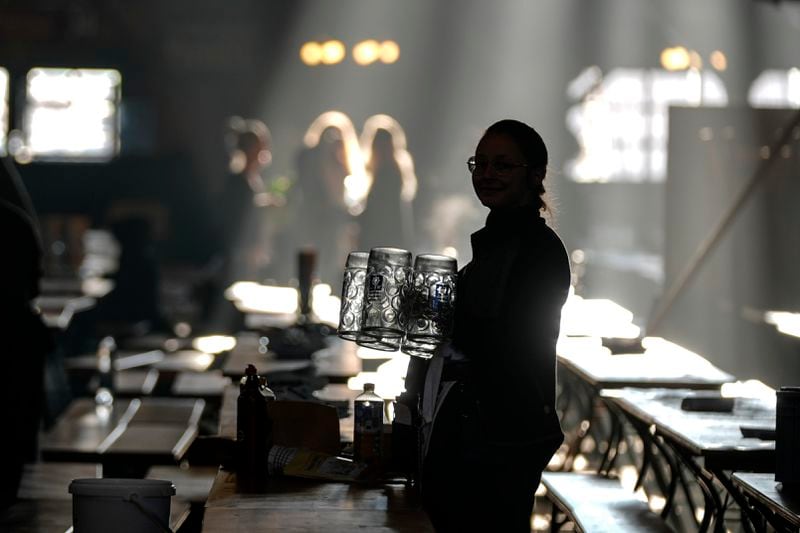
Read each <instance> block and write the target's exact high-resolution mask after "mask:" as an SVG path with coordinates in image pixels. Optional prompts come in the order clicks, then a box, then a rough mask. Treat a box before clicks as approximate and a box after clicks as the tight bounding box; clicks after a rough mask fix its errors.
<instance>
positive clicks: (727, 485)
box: [601, 389, 775, 531]
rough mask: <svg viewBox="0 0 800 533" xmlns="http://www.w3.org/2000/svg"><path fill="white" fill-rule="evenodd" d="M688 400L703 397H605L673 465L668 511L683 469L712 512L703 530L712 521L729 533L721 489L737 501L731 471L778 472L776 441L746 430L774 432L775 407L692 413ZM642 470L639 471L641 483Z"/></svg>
mask: <svg viewBox="0 0 800 533" xmlns="http://www.w3.org/2000/svg"><path fill="white" fill-rule="evenodd" d="M689 395H698V392H697V391H691V390H679V389H615V390H605V391H602V392H601V397H602V399H603V400H604V401H605V402H606V403H607V404H608V405H609V407H610V408H611V409H612V410H617V411H618V412H619V413H622V416H625V417H626V418H627V419H628V420H629V421H630V422H631V424H632V425H633V427H634V428H635V429H636V430H637V433H638V434H639V435H640V436H641V437H642V439H643V441H645V443H646V446H645V449H648V448H649V444H648V443H650V444H653V445H655V446H656V447H657V448H658V449H659V451H660V452H662V454H663V456H664V457H665V460H667V461H668V463H669V467H670V473H671V479H670V480H669V485H668V487H666V488H665V492H666V496H667V505H666V508H667V509H668V508H669V505H670V504H671V502H672V501H673V499H674V496H675V491H676V490H677V487H678V482H679V480H680V475H681V472H680V465H684V466H685V467H686V468H687V469H688V470H689V471H690V472H691V473H692V474H693V475H694V478H695V479H696V480H697V482H698V483H699V484H700V487H701V489H702V490H703V494H704V498H705V504H706V510H707V511H708V512H706V513H704V516H703V520H702V522H701V524H700V530H701V531H705V530H707V529H708V528H709V527H710V526H711V520H712V519H713V520H714V528H715V530H716V531H724V525H723V521H724V514H725V513H724V511H725V507H724V505H723V504H722V500H721V499H720V495H719V492H718V490H717V486H716V484H719V485H722V488H723V489H724V490H726V491H727V492H728V493H729V494H731V496H733V497H734V498H738V496H739V493H738V491H736V490H735V489H733V487H732V485H731V476H730V471H732V470H741V471H751V472H772V471H774V468H775V443H774V441H769V440H760V439H756V438H746V437H743V436H742V432H741V426H743V425H745V426H747V425H753V426H755V425H758V426H768V425H770V424H772V425H773V427H774V423H775V402H774V400H766V399H755V398H736V399H735V406H734V408H733V410H732V411H731V412H729V413H724V412H693V411H685V410H683V409H681V402H682V400H683V398H685V397H687V396H689ZM673 458H674V461H675V462H674V463H673V462H672V459H673ZM643 470H644V465H643ZM643 470H642V471H640V481H641V478H642V475H643V473H644V472H643ZM689 497H690V496H689V495H688V494H687V498H689ZM737 501H738V500H737ZM739 503H741V502H739Z"/></svg>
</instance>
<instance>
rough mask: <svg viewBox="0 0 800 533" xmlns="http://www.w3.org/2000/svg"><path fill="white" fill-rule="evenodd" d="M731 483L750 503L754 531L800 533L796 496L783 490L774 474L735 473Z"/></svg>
mask: <svg viewBox="0 0 800 533" xmlns="http://www.w3.org/2000/svg"><path fill="white" fill-rule="evenodd" d="M731 479H732V481H733V484H734V486H736V487H737V488H738V489H739V490H741V491H742V493H743V494H744V496H745V497H746V499H747V501H748V502H749V503H750V511H751V514H750V516H751V520H752V521H753V525H754V526H756V528H757V530H758V531H767V524H770V525H771V526H772V527H773V528H775V530H776V531H800V492H798V491H786V490H783V489H782V488H781V486H780V483H778V482H776V481H775V474H758V473H751V472H735V473H734V474H733V476H732V478H731Z"/></svg>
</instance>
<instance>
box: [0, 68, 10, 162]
mask: <svg viewBox="0 0 800 533" xmlns="http://www.w3.org/2000/svg"><path fill="white" fill-rule="evenodd" d="M7 131H8V71H7V70H6V69H4V68H2V67H0V155H6V132H7Z"/></svg>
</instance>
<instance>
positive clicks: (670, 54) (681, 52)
mask: <svg viewBox="0 0 800 533" xmlns="http://www.w3.org/2000/svg"><path fill="white" fill-rule="evenodd" d="M708 62H709V64H710V65H711V67H712V68H714V69H715V70H718V71H720V72H722V71H723V70H725V69H727V68H728V58H727V57H726V56H725V53H724V52H722V51H721V50H714V51H713V52H711V54H709V56H708ZM661 66H662V67H664V68H665V69H666V70H671V71H676V70H687V69H690V68H692V69H698V70H699V69H701V68H703V58H702V57H701V56H700V54H699V53H698V52H697V51H696V50H687V49H686V48H685V47H683V46H674V47H672V48H664V50H662V51H661Z"/></svg>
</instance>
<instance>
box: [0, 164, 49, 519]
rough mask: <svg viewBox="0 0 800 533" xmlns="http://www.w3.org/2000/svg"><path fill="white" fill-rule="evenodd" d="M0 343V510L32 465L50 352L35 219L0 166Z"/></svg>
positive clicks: (8, 169)
mask: <svg viewBox="0 0 800 533" xmlns="http://www.w3.org/2000/svg"><path fill="white" fill-rule="evenodd" d="M0 228H3V229H2V231H1V232H0V242H1V243H2V244H1V245H0V246H2V249H3V260H2V261H0V287H1V288H0V317H2V318H0V337H1V338H2V339H3V375H4V376H5V380H4V383H3V384H2V386H0V420H2V421H3V423H4V424H5V425H6V428H7V430H6V431H5V432H4V438H3V441H4V445H3V448H4V449H5V453H4V456H3V457H4V464H3V475H2V476H0V508H4V507H7V506H8V505H10V504H12V503H13V502H14V500H15V498H16V494H17V489H18V487H19V483H20V480H21V477H22V469H23V465H24V464H25V463H27V462H35V461H36V457H37V434H38V431H39V426H40V422H41V419H42V409H43V406H44V397H45V391H44V366H45V358H46V357H47V354H48V353H49V352H51V351H52V349H53V345H52V339H51V336H50V332H49V331H48V329H47V327H46V326H45V325H44V322H43V321H42V318H41V316H40V315H39V313H38V311H37V310H36V309H35V308H34V305H33V301H34V298H36V297H37V296H38V295H39V281H40V278H41V276H42V272H43V270H42V244H41V239H40V235H39V229H38V225H37V220H36V215H35V213H34V210H33V206H32V204H31V202H30V199H29V197H28V195H27V192H26V191H25V188H24V186H23V185H22V181H21V180H20V178H19V175H18V174H17V171H16V169H15V168H14V166H13V164H12V163H11V161H10V160H9V159H8V158H2V161H0Z"/></svg>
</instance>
